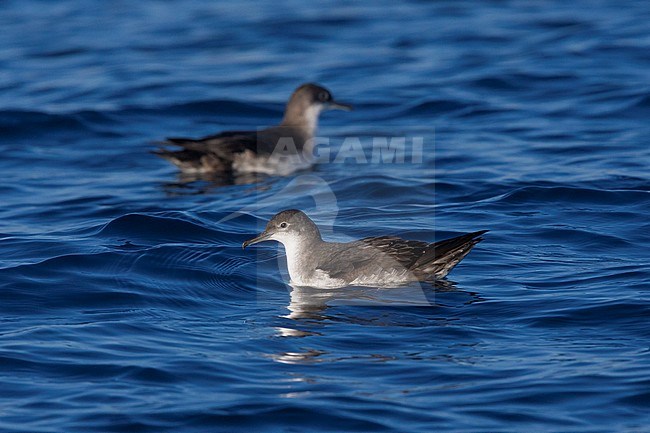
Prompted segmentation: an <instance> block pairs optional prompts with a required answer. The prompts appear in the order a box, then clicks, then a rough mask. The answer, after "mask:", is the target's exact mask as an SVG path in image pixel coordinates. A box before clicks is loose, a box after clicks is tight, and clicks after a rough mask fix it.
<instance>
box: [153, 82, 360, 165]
mask: <svg viewBox="0 0 650 433" xmlns="http://www.w3.org/2000/svg"><path fill="white" fill-rule="evenodd" d="M332 109H339V110H346V111H349V110H351V109H352V106H351V105H348V104H344V103H341V102H337V101H335V100H334V98H333V97H332V94H331V93H330V91H329V90H327V89H326V88H324V87H322V86H319V85H317V84H313V83H307V84H303V85H301V86H300V87H298V88H297V89H296V90H295V91H294V92H293V94H292V95H291V98H290V99H289V102H288V103H287V106H286V109H285V111H284V118H283V119H282V121H281V122H280V124H279V125H277V126H271V127H269V128H266V129H260V130H257V131H226V132H222V133H219V134H216V135H210V136H207V137H203V138H198V139H192V138H167V139H166V141H164V142H162V143H161V144H163V145H173V146H177V147H180V148H181V149H180V150H178V149H173V150H170V149H167V148H161V149H159V150H156V151H154V152H153V153H155V154H156V155H158V156H160V157H162V158H165V159H167V160H169V161H171V162H172V163H173V164H174V165H176V166H177V167H178V168H179V169H180V170H181V171H182V172H183V173H186V174H250V173H260V174H271V175H281V176H285V175H288V174H291V173H293V172H295V171H297V170H301V169H304V168H307V167H309V166H310V165H311V164H312V163H313V161H312V160H311V158H309V156H311V155H312V154H313V148H312V146H313V138H314V135H315V133H316V128H317V126H318V118H319V116H320V113H321V112H322V111H324V110H332Z"/></svg>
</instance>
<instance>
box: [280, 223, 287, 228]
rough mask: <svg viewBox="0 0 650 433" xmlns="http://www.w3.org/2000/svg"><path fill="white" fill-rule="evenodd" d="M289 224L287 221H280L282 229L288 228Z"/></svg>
mask: <svg viewBox="0 0 650 433" xmlns="http://www.w3.org/2000/svg"><path fill="white" fill-rule="evenodd" d="M288 225H289V224H287V223H280V228H281V229H286V228H287V226H288Z"/></svg>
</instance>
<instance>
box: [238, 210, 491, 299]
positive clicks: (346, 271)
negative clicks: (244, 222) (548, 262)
mask: <svg viewBox="0 0 650 433" xmlns="http://www.w3.org/2000/svg"><path fill="white" fill-rule="evenodd" d="M486 232H487V230H481V231H477V232H472V233H467V234H464V235H461V236H457V237H454V238H451V239H446V240H443V241H439V242H433V243H428V242H422V241H411V240H405V239H401V238H399V237H395V236H380V237H369V238H364V239H360V240H357V241H353V242H346V243H342V242H327V241H325V240H323V239H322V237H321V234H320V230H319V229H318V227H317V226H316V224H315V223H314V222H313V221H312V220H311V219H310V218H309V217H308V216H307V215H306V214H305V213H304V212H302V211H299V210H295V209H290V210H285V211H282V212H280V213H278V214H276V215H275V216H274V217H273V218H271V220H270V221H269V223H268V224H267V226H266V229H265V230H264V232H262V233H261V234H260V235H259V236H257V237H255V238H253V239H249V240H247V241H246V242H244V243H243V245H242V248H246V247H247V246H249V245H252V244H256V243H258V242H263V241H270V240H274V241H277V242H280V243H281V244H283V245H284V249H285V252H286V255H287V266H288V268H289V276H290V277H291V284H292V285H297V286H311V287H325V288H336V287H345V286H391V285H393V286H394V285H403V284H408V283H413V282H434V281H435V280H437V279H441V278H444V277H445V276H446V275H447V274H448V273H449V271H451V269H452V268H453V267H454V266H456V265H457V264H458V263H459V262H460V261H461V260H462V259H463V258H464V257H465V256H466V255H467V254H468V253H469V252H470V250H471V249H472V248H473V247H474V245H476V244H477V243H479V242H480V241H481V240H483V238H482V237H481V236H482V235H483V234H484V233H486Z"/></svg>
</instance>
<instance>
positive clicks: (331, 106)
mask: <svg viewBox="0 0 650 433" xmlns="http://www.w3.org/2000/svg"><path fill="white" fill-rule="evenodd" d="M327 109H328V110H343V111H351V110H352V105H350V104H344V103H343V102H337V101H330V102H329V103H328V104H327Z"/></svg>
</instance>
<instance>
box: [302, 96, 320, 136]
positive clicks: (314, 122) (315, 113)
mask: <svg viewBox="0 0 650 433" xmlns="http://www.w3.org/2000/svg"><path fill="white" fill-rule="evenodd" d="M321 111H323V105H322V104H311V105H310V106H309V107H308V108H307V109H306V110H305V111H304V112H303V119H304V121H305V128H306V129H307V132H308V133H309V135H311V136H312V137H313V136H314V134H316V128H318V117H319V116H320V113H321Z"/></svg>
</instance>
